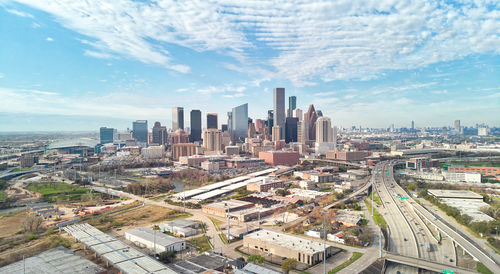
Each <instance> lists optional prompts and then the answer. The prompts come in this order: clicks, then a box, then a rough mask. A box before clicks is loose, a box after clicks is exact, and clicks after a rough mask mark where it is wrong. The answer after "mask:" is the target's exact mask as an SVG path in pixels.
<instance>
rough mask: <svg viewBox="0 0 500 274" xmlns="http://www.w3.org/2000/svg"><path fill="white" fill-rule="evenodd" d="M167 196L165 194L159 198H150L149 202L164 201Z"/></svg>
mask: <svg viewBox="0 0 500 274" xmlns="http://www.w3.org/2000/svg"><path fill="white" fill-rule="evenodd" d="M167 196H168V195H167V194H165V195H160V196H156V197H153V198H150V200H153V201H158V200H161V199H165V197H167Z"/></svg>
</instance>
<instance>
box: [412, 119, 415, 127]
mask: <svg viewBox="0 0 500 274" xmlns="http://www.w3.org/2000/svg"><path fill="white" fill-rule="evenodd" d="M411 129H415V121H413V120H412V121H411Z"/></svg>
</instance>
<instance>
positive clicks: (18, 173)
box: [0, 169, 43, 180]
mask: <svg viewBox="0 0 500 274" xmlns="http://www.w3.org/2000/svg"><path fill="white" fill-rule="evenodd" d="M42 170H43V169H30V170H23V171H16V172H8V173H5V174H2V175H0V180H10V179H12V178H15V177H17V176H21V175H25V174H29V173H33V172H39V171H42Z"/></svg>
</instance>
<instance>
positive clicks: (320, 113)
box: [316, 110, 323, 118]
mask: <svg viewBox="0 0 500 274" xmlns="http://www.w3.org/2000/svg"><path fill="white" fill-rule="evenodd" d="M316 116H318V118H319V117H323V111H321V110H316Z"/></svg>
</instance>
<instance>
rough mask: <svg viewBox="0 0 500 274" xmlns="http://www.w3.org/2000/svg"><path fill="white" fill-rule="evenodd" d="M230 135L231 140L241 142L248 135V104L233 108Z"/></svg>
mask: <svg viewBox="0 0 500 274" xmlns="http://www.w3.org/2000/svg"><path fill="white" fill-rule="evenodd" d="M231 121H232V125H231V130H232V133H231V137H232V138H233V142H235V143H236V142H243V141H245V138H246V137H247V135H248V104H243V105H240V106H237V107H234V108H233V114H232V119H231Z"/></svg>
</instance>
